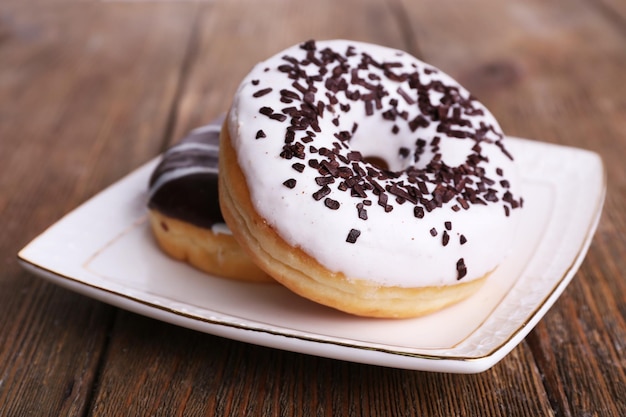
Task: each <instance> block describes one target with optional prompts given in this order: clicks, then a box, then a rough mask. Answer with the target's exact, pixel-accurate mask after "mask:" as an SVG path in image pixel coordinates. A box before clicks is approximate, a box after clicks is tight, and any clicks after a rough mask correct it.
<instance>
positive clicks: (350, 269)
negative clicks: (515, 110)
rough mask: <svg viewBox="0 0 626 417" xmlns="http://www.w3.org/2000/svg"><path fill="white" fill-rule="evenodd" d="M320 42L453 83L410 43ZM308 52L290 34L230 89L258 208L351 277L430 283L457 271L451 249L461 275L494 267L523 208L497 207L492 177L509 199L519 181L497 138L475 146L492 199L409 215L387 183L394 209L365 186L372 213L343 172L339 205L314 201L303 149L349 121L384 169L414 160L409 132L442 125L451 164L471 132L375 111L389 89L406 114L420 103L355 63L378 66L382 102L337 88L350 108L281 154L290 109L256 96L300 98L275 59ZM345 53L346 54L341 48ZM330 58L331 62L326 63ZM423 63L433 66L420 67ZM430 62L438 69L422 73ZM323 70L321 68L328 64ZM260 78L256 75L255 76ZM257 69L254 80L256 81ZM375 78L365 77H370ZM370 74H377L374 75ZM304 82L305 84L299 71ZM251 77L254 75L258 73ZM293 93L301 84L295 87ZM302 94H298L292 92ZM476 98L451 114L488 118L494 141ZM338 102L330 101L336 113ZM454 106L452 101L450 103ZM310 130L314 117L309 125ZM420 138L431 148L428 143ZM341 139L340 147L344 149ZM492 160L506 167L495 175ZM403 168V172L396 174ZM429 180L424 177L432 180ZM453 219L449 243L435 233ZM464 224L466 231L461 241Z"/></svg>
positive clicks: (410, 209)
mask: <svg viewBox="0 0 626 417" xmlns="http://www.w3.org/2000/svg"><path fill="white" fill-rule="evenodd" d="M316 45H317V50H318V51H319V50H322V49H323V48H327V47H328V48H331V49H332V50H334V51H336V52H339V53H341V54H342V55H344V53H345V52H346V51H347V49H348V47H353V48H354V51H355V52H356V54H355V55H354V56H351V57H347V59H348V61H347V62H348V64H349V65H350V67H351V68H354V67H355V66H356V65H357V64H358V63H359V62H360V60H361V52H366V53H367V54H369V55H370V56H372V57H374V59H375V60H376V61H378V62H400V63H401V64H402V67H401V68H397V67H394V68H392V71H393V72H395V73H397V74H399V73H401V72H410V73H413V72H417V73H418V74H419V77H420V81H421V82H422V83H423V84H426V83H428V82H429V81H431V80H435V81H437V80H438V81H442V82H443V83H445V84H446V85H453V86H458V84H457V83H456V82H455V81H454V80H452V79H451V78H450V77H449V76H447V75H446V74H443V73H442V72H440V71H439V70H436V69H434V68H433V67H431V66H429V65H427V64H424V63H423V62H421V61H419V60H417V59H416V58H414V57H411V56H410V55H408V54H406V53H404V52H401V51H398V50H394V49H389V48H384V47H381V46H375V45H369V44H363V43H358V42H353V41H344V40H337V41H326V42H317V44H316ZM306 52H307V51H305V50H304V49H302V48H300V46H294V47H292V48H289V49H287V50H285V51H282V52H280V53H278V54H277V55H275V56H274V57H271V58H270V59H268V60H267V61H265V62H261V63H260V64H258V65H257V66H256V67H255V68H254V69H253V70H252V71H251V72H250V73H249V74H248V76H246V78H245V79H244V80H243V81H242V83H241V85H240V87H239V90H238V92H237V94H236V96H235V100H234V103H233V105H232V108H231V111H230V113H229V129H230V136H231V138H232V141H233V144H234V146H235V149H236V151H237V155H238V161H239V164H240V166H241V169H242V171H243V173H244V175H245V178H246V181H247V183H248V185H249V188H250V190H251V191H250V192H251V200H252V203H253V205H254V207H255V209H256V211H257V212H258V213H259V214H260V215H261V216H262V217H263V218H265V219H266V221H267V222H268V223H269V224H270V225H271V226H272V227H273V228H274V229H275V230H276V231H277V233H278V234H279V235H280V236H281V237H282V238H283V239H284V240H285V241H286V242H288V243H289V244H290V245H292V246H295V247H300V248H302V249H303V250H304V251H305V252H306V253H308V254H309V255H311V256H312V257H314V258H315V259H317V260H318V262H320V263H321V264H322V265H323V266H325V267H326V268H328V269H329V270H331V271H335V272H342V273H344V274H345V275H346V276H347V277H348V278H349V279H362V280H367V281H371V282H373V283H376V284H379V285H384V286H401V287H415V286H426V285H447V284H453V283H456V282H458V280H457V278H458V272H457V261H458V260H459V259H461V258H462V259H463V260H464V263H465V266H466V267H467V275H466V276H465V277H464V278H463V281H469V280H472V279H475V278H478V277H481V276H483V275H484V274H485V273H487V272H489V271H491V270H493V269H494V268H495V267H496V266H497V265H498V264H499V263H500V262H501V260H502V259H503V257H504V256H505V255H506V253H507V251H508V250H509V248H510V246H511V237H512V235H513V229H514V227H515V224H516V220H517V218H518V217H519V216H518V212H519V209H515V210H511V212H510V216H508V217H507V216H505V209H504V207H503V206H504V203H503V202H502V200H501V198H502V195H503V193H504V192H505V191H506V190H505V189H504V187H502V186H501V185H500V183H499V181H500V180H501V179H503V178H506V180H508V181H509V183H510V188H509V190H510V191H511V192H512V193H513V195H514V198H515V199H519V197H520V188H519V187H520V181H519V179H518V176H517V173H516V171H515V167H514V165H513V163H512V161H511V160H510V159H509V158H508V157H507V156H506V155H505V154H504V153H503V152H502V151H501V149H500V148H499V147H498V146H496V145H494V144H489V143H487V142H481V144H480V146H481V147H482V155H484V156H486V157H487V158H488V160H489V163H481V164H480V166H482V167H483V168H484V170H485V176H486V177H488V178H490V179H493V180H495V181H496V183H495V184H494V185H492V186H491V187H492V188H493V189H495V190H496V191H497V193H498V196H499V198H500V201H499V202H497V203H489V204H487V205H478V204H472V205H471V206H470V208H469V210H464V209H460V211H456V212H455V211H453V210H452V206H454V205H457V206H458V204H459V203H458V202H457V201H456V200H455V199H452V200H451V201H450V202H448V203H445V204H443V206H442V207H440V208H436V209H434V210H432V211H431V212H426V213H425V216H424V217H423V218H421V219H420V218H416V217H415V215H414V207H415V205H414V204H412V203H410V202H405V203H404V204H399V203H397V202H396V201H395V196H394V195H392V194H389V193H387V194H388V196H389V200H388V203H387V204H389V205H390V206H392V207H393V209H392V211H391V212H388V213H387V212H385V210H384V209H383V207H381V206H380V205H378V204H377V202H378V197H377V196H376V195H374V193H373V192H372V191H371V190H369V191H366V194H367V199H369V200H371V201H372V205H371V206H369V207H365V208H366V210H367V215H368V219H367V220H362V219H360V218H359V216H358V214H357V213H358V211H357V208H356V205H357V203H360V202H362V201H363V199H362V198H355V197H352V196H351V193H350V190H348V191H341V190H339V189H337V186H338V185H339V183H340V182H341V181H342V179H341V178H337V179H336V181H335V182H334V183H333V184H330V185H329V186H330V188H331V193H330V194H328V195H327V196H326V197H329V198H332V199H333V200H336V201H338V202H339V204H340V207H339V209H337V210H331V209H329V208H328V207H326V206H325V204H324V198H322V199H321V200H319V201H316V200H315V199H314V198H313V197H312V194H313V193H315V192H316V191H318V190H319V189H320V188H321V187H320V185H318V184H316V182H315V178H316V177H319V176H320V173H319V172H318V170H316V169H313V168H311V167H310V166H309V165H308V161H309V160H310V159H311V158H316V159H318V160H320V161H321V160H322V159H324V158H323V157H321V156H320V155H319V154H317V153H311V152H309V146H310V145H314V146H315V147H316V148H318V149H319V148H322V147H326V148H329V149H332V148H333V142H339V140H338V139H337V138H335V137H334V134H335V133H337V132H340V131H345V130H348V131H350V130H351V128H352V126H353V124H354V123H358V128H357V130H356V132H355V133H354V136H352V138H351V140H350V141H349V142H348V143H345V142H344V144H346V145H348V146H349V148H350V150H358V151H360V152H361V154H362V155H363V156H364V157H368V156H378V157H381V158H383V159H384V160H385V161H386V162H387V163H388V165H389V169H390V170H392V171H398V172H400V171H403V170H405V169H406V168H407V167H409V166H410V165H411V164H413V155H414V151H415V144H416V139H417V138H422V139H425V140H426V141H427V142H429V143H430V141H431V139H432V138H433V137H434V136H439V137H440V138H441V141H440V145H439V147H440V151H439V152H440V153H441V154H442V161H444V162H445V163H446V164H447V165H448V166H452V167H455V166H457V165H459V164H462V163H463V162H464V161H465V160H466V158H467V155H468V154H470V153H471V152H472V151H471V147H472V146H474V144H475V142H474V141H473V140H469V139H458V138H452V137H447V136H446V135H444V134H442V133H438V132H437V125H438V123H437V122H431V123H430V124H429V125H428V127H425V128H424V127H419V128H417V130H415V131H413V132H412V131H411V129H410V127H409V125H408V124H407V123H406V121H404V120H400V119H397V120H396V122H390V121H389V120H386V119H385V118H383V117H382V112H383V111H385V110H387V109H389V108H390V107H391V104H390V100H391V99H396V100H397V101H398V103H397V107H396V108H397V110H398V112H402V111H406V112H407V113H408V118H407V120H412V119H413V118H414V117H416V116H417V115H418V114H420V111H419V108H418V106H417V104H410V103H407V101H406V100H404V99H403V98H402V97H400V96H399V95H398V94H397V93H396V91H397V89H398V86H401V87H402V90H403V91H404V92H406V93H409V94H410V95H411V97H412V98H413V99H416V98H417V94H416V92H415V90H412V89H411V88H410V87H409V84H408V81H402V82H397V81H392V80H390V79H388V78H387V77H385V76H384V74H383V72H382V71H381V70H379V69H372V68H370V69H369V70H368V71H365V70H363V71H359V77H361V78H367V74H368V73H369V72H372V73H374V74H376V75H379V76H380V77H381V78H382V79H381V81H379V82H380V83H381V84H382V86H383V87H384V88H385V90H386V91H388V92H390V94H389V95H386V96H384V97H383V98H382V99H381V103H382V109H381V110H375V111H374V115H373V116H367V115H366V108H365V104H364V102H363V101H353V100H349V99H347V98H346V96H345V94H344V93H343V92H338V93H337V98H338V99H339V101H340V102H343V103H349V104H350V110H349V111H344V110H341V109H340V108H339V105H334V106H332V107H333V109H332V111H331V109H330V107H327V108H326V110H325V111H324V114H323V117H321V118H319V119H318V122H319V127H320V128H321V132H323V133H317V134H316V136H315V138H314V141H313V142H310V143H305V144H304V145H305V159H304V160H302V159H298V158H292V159H285V158H283V157H281V156H280V154H281V152H282V150H283V146H284V144H285V142H284V139H285V133H286V128H287V127H288V126H290V118H289V117H287V119H286V120H285V121H283V122H280V121H277V120H273V119H271V118H269V117H267V116H266V115H264V114H261V113H260V112H259V109H260V108H261V107H263V106H267V107H271V108H272V109H273V111H274V113H280V112H281V109H283V108H285V107H289V106H300V105H301V104H302V103H301V102H300V101H294V102H293V103H291V104H289V103H284V102H281V100H280V99H281V94H280V90H281V89H288V90H291V91H296V90H295V89H294V87H293V86H292V82H293V80H292V79H290V78H288V77H287V74H286V73H285V72H281V71H280V70H278V67H279V66H281V65H284V64H289V63H288V62H287V61H285V60H284V59H283V57H285V56H290V57H295V58H296V59H298V60H299V61H301V60H303V59H304V58H305V57H306ZM344 56H345V55H344ZM334 66H336V64H331V66H330V67H329V68H330V69H332V68H333V67H334ZM300 68H301V69H303V70H305V71H306V72H307V74H308V75H316V74H318V66H316V65H312V64H310V65H306V66H305V65H302V66H301V67H300ZM425 70H426V71H427V72H429V73H426V72H425ZM430 71H434V72H432V73H430ZM330 73H331V71H329V72H328V73H327V76H328V75H330ZM346 78H347V79H348V80H349V79H350V72H349V71H348V74H347V76H346ZM256 80H259V82H258V83H257V82H256ZM253 81H254V82H253ZM372 82H373V81H372ZM377 82H378V81H377ZM300 83H301V84H305V83H304V82H303V81H300ZM255 84H256V85H255ZM315 86H316V87H317V88H318V91H317V92H316V93H315V100H314V103H317V102H318V101H322V102H323V103H324V104H325V105H329V104H330V103H329V100H328V98H327V97H326V95H325V91H324V89H323V86H324V83H323V82H322V83H316V84H315ZM266 88H272V91H271V92H270V93H268V94H265V95H263V96H261V97H253V94H254V93H255V92H258V91H260V90H262V89H266ZM458 88H459V90H458V91H459V94H460V95H461V96H462V97H463V98H467V97H469V93H468V92H467V91H466V90H465V89H463V88H462V87H460V86H458ZM349 90H351V91H354V90H359V91H360V92H361V94H362V95H364V94H367V93H368V90H366V89H365V88H364V87H362V86H356V85H350V86H349ZM298 94H300V93H298ZM428 94H429V96H428V97H429V99H430V103H433V104H435V103H438V102H439V99H440V98H441V97H442V96H443V95H442V93H440V92H437V91H433V90H429V93H428ZM300 95H301V94H300ZM472 105H473V107H474V108H478V109H481V110H482V111H483V112H484V114H483V115H476V116H465V115H464V116H463V117H464V119H467V120H469V121H470V122H471V126H455V127H454V128H455V129H456V130H467V131H475V130H476V129H478V128H479V127H480V124H481V123H486V124H488V125H492V126H493V127H494V130H495V131H496V132H497V133H494V132H488V134H487V138H489V139H491V140H492V141H495V140H499V139H501V137H502V136H501V132H500V128H499V126H498V123H497V122H496V120H495V119H494V117H493V116H492V115H491V114H490V113H489V112H488V111H487V110H486V109H485V108H484V107H483V106H482V105H481V104H480V103H478V102H476V101H472ZM333 111H334V113H333ZM450 111H451V110H450ZM336 116H339V126H335V124H333V118H334V117H336ZM394 124H396V125H397V127H398V133H397V134H392V132H391V129H392V127H393V125H394ZM259 130H262V131H263V132H264V133H265V135H266V137H265V138H262V139H256V135H257V132H258V131H259ZM308 130H309V131H311V130H312V129H311V128H309V129H308ZM304 135H305V132H304V131H298V132H296V141H299V140H300V139H301V138H302V136H304ZM401 148H408V149H409V150H410V155H409V156H408V157H402V156H400V153H399V149H401ZM426 149H427V150H428V149H430V147H429V146H427V147H426ZM348 151H349V150H348V149H344V150H342V151H341V152H342V154H343V155H346V153H347V152H348ZM431 158H432V152H429V151H426V152H424V153H423V154H422V155H421V156H420V158H419V161H418V162H417V163H416V164H415V166H417V167H418V168H424V167H425V166H426V164H427V163H428V162H429V161H430V159H431ZM294 163H302V164H304V165H305V166H306V167H305V169H304V171H303V172H302V173H299V172H298V171H296V170H295V169H294V168H293V167H292V164H294ZM496 168H500V169H502V170H503V172H504V176H503V177H501V176H499V175H498V174H497V173H496ZM287 179H295V180H296V185H295V187H294V188H293V189H290V188H288V187H286V186H285V185H283V182H284V181H285V180H287ZM399 180H405V182H406V181H407V177H406V175H405V174H404V173H401V177H400V178H397V179H396V180H394V181H399ZM378 182H379V183H381V184H382V185H385V184H386V183H388V184H391V182H390V180H387V181H378ZM434 187H435V185H434V184H429V185H428V191H429V192H432V191H433V189H434ZM447 221H450V222H451V223H452V229H451V230H449V231H446V232H447V233H448V234H449V243H448V244H447V245H446V246H443V245H442V236H443V233H444V230H446V229H445V226H444V225H445V222H447ZM432 228H435V229H436V231H437V236H436V237H433V236H431V233H430V231H431V229H432ZM351 229H356V230H359V231H360V232H361V233H360V235H359V237H358V239H357V240H356V242H355V243H347V242H346V237H347V235H348V233H349V232H350V230H351ZM460 235H463V236H464V237H465V238H466V239H467V242H466V243H465V244H461V243H460Z"/></svg>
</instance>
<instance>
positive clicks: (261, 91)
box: [252, 88, 272, 98]
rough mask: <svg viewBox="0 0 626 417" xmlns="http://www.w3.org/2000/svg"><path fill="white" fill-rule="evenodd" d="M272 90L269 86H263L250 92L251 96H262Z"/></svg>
mask: <svg viewBox="0 0 626 417" xmlns="http://www.w3.org/2000/svg"><path fill="white" fill-rule="evenodd" d="M271 91H272V89H271V88H264V89H262V90H259V91H257V92H256V93H254V94H252V97H257V98H258V97H263V96H264V95H266V94H269V93H270V92H271Z"/></svg>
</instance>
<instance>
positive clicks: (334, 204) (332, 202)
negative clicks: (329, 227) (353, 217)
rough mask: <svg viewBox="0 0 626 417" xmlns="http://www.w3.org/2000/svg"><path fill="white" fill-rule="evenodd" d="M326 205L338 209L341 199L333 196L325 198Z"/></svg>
mask: <svg viewBox="0 0 626 417" xmlns="http://www.w3.org/2000/svg"><path fill="white" fill-rule="evenodd" d="M324 205H325V206H326V207H328V208H329V209H331V210H337V209H338V208H339V206H340V204H339V201H337V200H333V199H332V198H326V199H325V200H324Z"/></svg>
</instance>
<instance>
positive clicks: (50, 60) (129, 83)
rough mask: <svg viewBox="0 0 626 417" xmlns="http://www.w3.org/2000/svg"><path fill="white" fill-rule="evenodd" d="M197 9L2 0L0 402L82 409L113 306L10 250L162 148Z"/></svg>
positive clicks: (47, 409)
mask: <svg viewBox="0 0 626 417" xmlns="http://www.w3.org/2000/svg"><path fill="white" fill-rule="evenodd" d="M3 6H4V5H3ZM192 17H193V10H192V9H191V8H190V7H184V8H181V7H179V6H177V7H171V5H170V6H167V5H162V6H154V7H150V9H148V10H147V9H146V8H142V7H126V6H122V5H111V6H107V7H102V5H101V4H75V5H73V6H72V7H57V6H55V5H40V6H38V8H37V13H33V11H32V8H30V7H26V6H23V5H21V4H11V5H7V6H6V7H3V8H2V13H1V20H0V22H1V25H2V26H1V27H2V38H1V41H0V56H1V57H2V58H0V120H2V122H0V138H1V139H0V141H1V145H0V146H1V149H2V150H1V151H0V167H2V168H0V169H2V172H3V175H1V176H0V196H1V197H0V219H2V220H1V224H2V225H3V227H2V231H3V233H2V238H1V239H0V253H1V254H2V255H1V256H2V267H1V268H0V271H1V273H0V276H1V279H0V311H1V312H2V316H3V318H4V319H3V320H0V414H1V415H9V416H17V415H83V414H84V412H85V411H86V410H87V408H88V404H89V403H88V400H89V398H90V397H91V393H92V390H93V386H94V383H95V381H96V378H97V375H98V372H99V368H98V367H99V363H100V361H101V360H102V355H103V353H104V351H105V350H106V340H107V333H108V331H109V328H110V326H111V325H112V323H113V318H114V316H115V310H114V309H113V308H111V307H108V306H105V305H103V304H101V303H98V302H95V301H93V300H89V299H87V298H85V297H81V296H78V295H76V294H72V293H69V292H68V291H65V290H62V289H60V288H57V287H54V286H53V285H51V284H48V283H45V282H43V281H42V280H40V279H38V278H35V277H33V276H32V275H30V274H27V273H25V272H23V271H21V270H20V269H19V267H18V265H17V264H16V262H15V255H16V253H17V251H18V250H19V249H20V248H21V247H22V246H23V245H25V244H26V243H27V242H28V241H29V240H30V239H32V238H33V237H35V236H36V235H37V234H38V233H40V232H42V231H43V230H44V229H45V228H46V227H47V226H48V225H50V224H51V223H52V222H54V221H56V220H57V219H58V218H59V217H61V216H62V215H63V214H65V213H66V212H68V211H69V210H71V209H72V208H74V207H75V206H77V205H78V204H80V203H81V202H83V201H84V200H86V199H87V198H88V197H90V196H91V195H93V194H95V193H96V192H97V191H99V190H100V189H102V188H103V187H105V186H106V185H108V184H110V183H112V182H113V181H115V180H117V179H118V178H120V177H122V176H123V175H125V174H126V173H128V172H129V171H130V170H132V169H133V168H135V167H136V166H137V165H138V164H139V163H141V162H143V161H145V160H147V159H148V158H149V157H151V156H152V155H156V154H157V153H158V151H159V149H160V148H159V142H160V139H161V136H162V135H163V130H164V129H163V127H164V120H165V118H166V116H167V114H168V112H169V111H170V108H171V106H172V100H173V90H174V85H175V84H176V81H177V77H178V76H179V74H180V71H179V67H180V64H181V54H180V45H181V44H182V45H185V44H186V43H187V40H188V36H189V31H188V27H187V25H186V24H185V22H186V21H190V20H191V18H192ZM170 19H179V20H180V24H172V23H171V22H170ZM121 45H126V47H124V48H120V46H121ZM155 139H156V140H155Z"/></svg>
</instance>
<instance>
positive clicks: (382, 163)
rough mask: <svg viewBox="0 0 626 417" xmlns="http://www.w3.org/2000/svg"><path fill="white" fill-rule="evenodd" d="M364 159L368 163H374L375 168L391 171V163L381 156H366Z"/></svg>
mask: <svg viewBox="0 0 626 417" xmlns="http://www.w3.org/2000/svg"><path fill="white" fill-rule="evenodd" d="M363 160H364V161H365V162H367V163H368V164H370V165H373V166H374V167H375V168H378V169H380V170H383V171H389V163H388V162H387V161H386V160H385V159H383V158H381V157H380V156H366V157H364V158H363Z"/></svg>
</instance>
